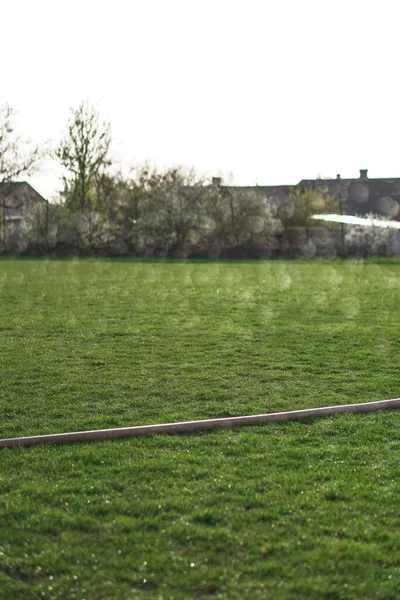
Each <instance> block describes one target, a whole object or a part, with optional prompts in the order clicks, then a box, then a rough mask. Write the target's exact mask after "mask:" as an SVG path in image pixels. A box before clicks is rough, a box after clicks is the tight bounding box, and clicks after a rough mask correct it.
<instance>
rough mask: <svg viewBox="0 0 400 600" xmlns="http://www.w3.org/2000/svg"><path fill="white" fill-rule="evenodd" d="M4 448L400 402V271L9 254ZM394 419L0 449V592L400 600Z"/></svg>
mask: <svg viewBox="0 0 400 600" xmlns="http://www.w3.org/2000/svg"><path fill="white" fill-rule="evenodd" d="M0 303H1V304H0V306H1V313H0V315H1V318H0V378H1V380H0V409H1V420H0V437H1V438H5V437H14V436H21V435H36V434H41V433H55V432H62V431H73V430H83V429H93V428H106V427H119V426H131V425H141V424H148V423H159V422H170V421H177V420H188V419H201V418H208V417H223V416H232V415H241V414H254V413H262V412H270V411H277V410H291V409H296V408H307V407H316V406H325V405H331V404H345V403H351V402H363V401H369V400H381V399H386V398H395V397H398V396H400V393H399V356H400V261H398V260H380V261H369V262H350V261H349V262H335V261H334V262H317V261H316V262H311V263H309V262H280V261H276V262H261V261H260V262H232V263H229V262H225V263H223V262H221V263H218V262H216V263H168V262H164V263H163V262H160V263H141V262H130V261H101V260H81V261H78V260H76V261H68V260H65V261H62V260H59V261H56V260H50V261H44V260H8V259H3V260H0ZM399 451H400V413H399V412H397V411H386V412H382V413H371V414H368V415H346V416H337V417H334V418H328V419H321V420H315V421H312V422H307V423H295V422H292V423H285V424H274V425H264V426H260V427H249V428H240V429H235V430H232V431H215V432H209V433H203V434H197V435H189V436H159V437H147V438H138V439H128V440H119V441H109V442H101V443H92V444H77V445H71V446H43V447H34V448H29V449H15V450H2V451H0V516H1V520H0V598H1V600H2V599H3V598H4V599H7V600H8V599H9V598H13V597H15V598H22V599H25V598H26V599H30V598H32V599H34V598H35V599H36V598H38V599H39V598H48V599H55V598H60V599H70V598H71V599H72V598H76V599H80V600H83V599H86V600H92V599H93V600H97V599H100V600H102V599H114V598H117V599H120V598H121V599H134V598H146V599H153V598H154V599H159V600H161V599H163V600H166V599H172V600H175V599H176V600H180V599H182V600H183V599H185V600H186V599H190V598H196V599H200V598H204V599H205V598H226V599H231V598H232V599H238V600H239V599H243V598H249V599H251V598H274V599H275V598H278V599H279V598H282V599H287V598H289V599H291V598H293V599H294V598H307V599H309V598H312V599H313V598H315V599H317V598H318V599H320V598H326V599H336V598H349V599H350V598H385V599H395V598H400V536H399V531H400V483H399V482H400V461H399Z"/></svg>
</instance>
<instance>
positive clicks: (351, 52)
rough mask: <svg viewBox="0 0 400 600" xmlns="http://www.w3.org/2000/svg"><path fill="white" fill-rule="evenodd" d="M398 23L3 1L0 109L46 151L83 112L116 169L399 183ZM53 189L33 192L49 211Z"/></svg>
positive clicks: (354, 7)
mask: <svg viewBox="0 0 400 600" xmlns="http://www.w3.org/2000/svg"><path fill="white" fill-rule="evenodd" d="M399 17H400V2H399V0H379V2H378V1H377V0H376V1H375V0H374V1H371V0H360V1H359V0H345V1H343V0H335V1H332V0H301V1H300V0H264V1H262V0H260V1H257V0H246V1H244V0H241V1H235V0H212V1H209V0H182V1H181V0H159V1H158V0H125V1H122V0H113V1H112V2H110V1H108V2H104V1H101V0H97V1H96V2H94V1H91V0H80V1H76V0H69V1H68V2H55V1H54V0H51V1H50V0H35V1H34V2H32V0H28V1H25V0H13V2H7V3H6V2H5V1H4V2H3V3H1V5H0V20H1V22H2V27H1V32H2V35H1V46H2V61H1V84H0V85H1V89H0V104H3V103H4V102H8V103H9V104H11V106H13V108H15V109H16V110H17V111H18V120H17V123H18V125H19V129H20V130H21V131H23V133H24V134H26V135H28V136H29V137H31V138H32V139H33V140H35V141H37V142H39V141H41V140H52V141H53V142H54V143H55V142H57V140H59V139H60V137H61V135H62V132H63V130H64V127H65V124H66V121H67V119H68V116H69V108H70V107H71V106H72V107H74V106H77V105H78V104H79V103H80V102H81V101H82V100H86V101H89V102H90V103H92V104H94V105H95V106H96V107H97V108H98V110H99V112H100V113H101V115H102V117H104V118H105V119H107V120H109V121H111V124H112V131H113V139H114V150H113V155H114V157H115V158H116V159H118V160H121V161H122V163H123V165H124V167H125V168H128V166H129V165H131V164H134V163H138V162H142V161H144V160H145V159H151V160H152V161H153V163H154V164H157V165H159V166H170V165H176V164H183V165H191V166H194V167H195V168H196V169H197V170H198V171H199V172H200V173H204V174H207V175H218V174H229V173H231V174H232V175H233V178H234V181H235V182H236V183H237V184H243V185H245V184H249V185H250V184H255V182H256V177H257V181H258V183H259V184H260V185H262V184H283V183H297V182H298V181H299V180H300V179H302V178H314V177H315V176H316V174H321V175H322V176H331V177H335V175H336V173H341V175H342V177H357V176H358V171H359V169H360V168H368V169H369V176H370V177H380V176H388V177H390V176H400V145H399V141H400V102H399V99H398V88H399V82H400V75H399V69H398V65H399V54H400V45H399ZM58 175H59V172H58V169H57V166H56V165H51V164H49V165H47V168H46V169H45V170H44V171H43V172H42V173H41V174H40V175H38V176H36V177H34V178H32V179H31V182H32V183H33V184H34V185H35V186H36V188H37V189H38V191H39V192H41V193H42V194H43V195H45V196H50V197H51V195H52V194H53V193H54V191H55V189H57V187H60V184H59V182H58V179H57V177H58Z"/></svg>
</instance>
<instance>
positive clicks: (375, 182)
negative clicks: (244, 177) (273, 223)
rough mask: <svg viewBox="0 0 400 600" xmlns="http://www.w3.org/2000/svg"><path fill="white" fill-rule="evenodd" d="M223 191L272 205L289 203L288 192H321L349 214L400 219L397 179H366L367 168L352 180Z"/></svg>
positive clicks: (319, 180)
mask: <svg viewBox="0 0 400 600" xmlns="http://www.w3.org/2000/svg"><path fill="white" fill-rule="evenodd" d="M213 184H214V185H221V179H220V178H219V177H214V178H213ZM226 189H237V190H243V191H254V192H257V193H259V194H263V195H264V196H265V197H266V198H268V200H269V201H270V202H271V203H272V205H278V206H279V205H281V204H282V203H285V202H288V201H289V196H290V192H291V191H292V190H296V189H301V190H306V189H312V190H316V191H318V190H321V191H325V192H327V193H328V194H330V195H332V196H335V197H336V198H337V199H338V207H339V201H340V203H341V204H342V206H343V209H344V210H343V212H344V213H345V214H349V215H364V214H367V213H375V214H380V215H383V216H386V217H388V218H390V219H400V177H393V178H388V177H385V178H377V179H370V178H369V177H368V171H367V169H361V170H360V176H359V177H358V178H354V179H342V178H341V177H340V175H337V176H336V179H329V178H316V179H303V180H302V181H300V182H299V183H297V184H296V185H262V186H259V185H258V186H244V187H242V186H227V187H226Z"/></svg>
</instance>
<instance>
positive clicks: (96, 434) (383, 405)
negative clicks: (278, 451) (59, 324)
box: [0, 398, 400, 449]
mask: <svg viewBox="0 0 400 600" xmlns="http://www.w3.org/2000/svg"><path fill="white" fill-rule="evenodd" d="M391 408H392V409H393V408H400V398H394V399H392V400H378V401H375V402H361V403H359V404H342V405H338V406H324V407H321V408H306V409H303V410H291V411H285V412H277V413H267V414H263V415H245V416H242V417H224V418H220V419H203V420H200V421H183V422H181V423H161V424H156V425H139V426H136V427H118V428H113V429H95V430H92V431H73V432H69V433H52V434H46V435H34V436H27V437H16V438H8V439H0V449H1V448H16V447H26V446H36V445H38V444H74V443H76V442H94V441H101V440H110V439H117V438H127V437H139V436H142V435H154V434H161V433H164V434H182V433H194V432H197V431H208V430H211V429H230V428H232V427H240V426H242V427H243V426H246V425H261V424H263V423H280V422H282V421H299V420H305V419H316V418H318V417H329V416H332V415H336V414H340V413H363V412H375V411H378V410H387V409H391Z"/></svg>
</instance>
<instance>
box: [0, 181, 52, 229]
mask: <svg viewBox="0 0 400 600" xmlns="http://www.w3.org/2000/svg"><path fill="white" fill-rule="evenodd" d="M40 204H47V200H45V198H43V196H41V195H40V194H39V193H38V192H37V191H36V190H35V189H34V188H33V187H32V186H31V185H30V184H29V183H27V182H26V181H10V182H3V183H0V215H1V217H3V218H4V219H5V221H6V222H12V221H14V222H19V221H21V220H22V219H24V218H25V217H26V215H27V212H28V208H29V207H32V206H37V205H40Z"/></svg>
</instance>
